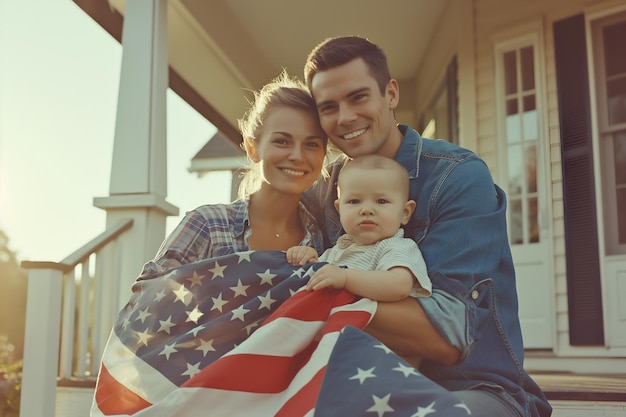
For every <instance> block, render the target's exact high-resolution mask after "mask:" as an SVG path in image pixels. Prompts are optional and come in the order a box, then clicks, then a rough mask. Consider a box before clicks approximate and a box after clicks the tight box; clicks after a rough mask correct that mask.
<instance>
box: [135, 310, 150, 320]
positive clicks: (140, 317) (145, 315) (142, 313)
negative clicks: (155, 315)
mask: <svg viewBox="0 0 626 417" xmlns="http://www.w3.org/2000/svg"><path fill="white" fill-rule="evenodd" d="M148 308H149V307H146V308H144V309H143V310H140V311H139V315H138V316H137V320H141V322H142V323H143V322H145V321H146V319H147V318H148V317H150V316H151V315H152V313H148Z"/></svg>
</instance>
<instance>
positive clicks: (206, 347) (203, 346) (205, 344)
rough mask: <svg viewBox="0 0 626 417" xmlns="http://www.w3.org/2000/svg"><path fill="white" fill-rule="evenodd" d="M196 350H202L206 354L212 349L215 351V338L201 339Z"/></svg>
mask: <svg viewBox="0 0 626 417" xmlns="http://www.w3.org/2000/svg"><path fill="white" fill-rule="evenodd" d="M196 350H201V351H202V354H203V355H204V356H206V354H207V353H208V352H209V351H211V352H215V348H214V347H213V339H211V340H202V339H200V344H199V345H198V347H197V348H196Z"/></svg>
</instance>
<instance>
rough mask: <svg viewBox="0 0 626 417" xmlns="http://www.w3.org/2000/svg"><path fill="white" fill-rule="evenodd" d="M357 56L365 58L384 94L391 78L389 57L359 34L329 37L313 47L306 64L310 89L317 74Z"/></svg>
mask: <svg viewBox="0 0 626 417" xmlns="http://www.w3.org/2000/svg"><path fill="white" fill-rule="evenodd" d="M357 58H361V59H363V61H364V62H365V64H366V65H367V68H368V69H369V72H370V75H371V76H372V77H374V79H375V80H376V83H377V84H378V88H379V89H380V93H381V94H382V95H384V94H385V88H386V87H387V83H389V80H390V79H391V74H390V73H389V65H388V64H387V57H386V56H385V53H384V52H383V50H382V49H381V48H380V47H379V46H377V45H375V44H373V43H372V42H370V41H368V40H367V39H365V38H361V37H358V36H343V37H337V38H328V39H326V40H325V41H323V42H322V43H320V44H319V45H317V46H316V47H315V48H313V50H312V51H311V53H310V54H309V56H308V57H307V60H306V64H305V65H304V80H305V81H306V84H307V86H308V87H309V91H311V82H312V80H313V76H315V74H317V73H318V72H321V71H326V70H329V69H331V68H335V67H339V66H341V65H344V64H347V63H348V62H350V61H352V60H354V59H357Z"/></svg>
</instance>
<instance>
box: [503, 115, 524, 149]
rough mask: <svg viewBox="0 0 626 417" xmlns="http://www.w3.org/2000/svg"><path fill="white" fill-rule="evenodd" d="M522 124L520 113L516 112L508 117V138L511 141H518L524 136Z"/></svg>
mask: <svg viewBox="0 0 626 417" xmlns="http://www.w3.org/2000/svg"><path fill="white" fill-rule="evenodd" d="M521 131H522V124H521V118H520V116H519V115H517V114H514V115H512V116H507V118H506V140H507V142H509V143H517V142H519V141H520V138H521V137H522V134H521Z"/></svg>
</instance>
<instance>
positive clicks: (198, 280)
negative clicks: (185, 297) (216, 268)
mask: <svg viewBox="0 0 626 417" xmlns="http://www.w3.org/2000/svg"><path fill="white" fill-rule="evenodd" d="M205 276H206V275H199V274H198V273H197V272H196V271H193V275H192V276H191V277H189V278H187V281H189V282H191V286H190V288H193V287H194V286H195V285H202V280H203V279H204V277H205Z"/></svg>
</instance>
